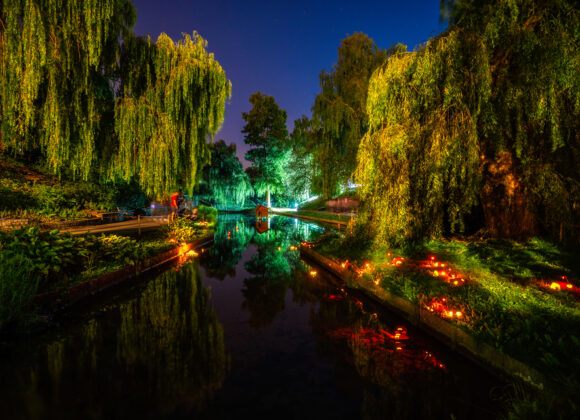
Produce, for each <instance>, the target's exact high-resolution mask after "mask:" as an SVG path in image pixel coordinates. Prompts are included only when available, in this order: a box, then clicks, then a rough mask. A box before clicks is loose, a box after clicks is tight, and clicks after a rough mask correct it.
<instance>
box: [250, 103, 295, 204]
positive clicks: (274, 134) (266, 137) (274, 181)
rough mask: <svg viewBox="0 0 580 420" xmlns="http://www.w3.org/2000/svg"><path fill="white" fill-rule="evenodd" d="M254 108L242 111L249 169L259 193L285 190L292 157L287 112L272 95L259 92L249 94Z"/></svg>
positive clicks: (268, 197) (268, 196) (261, 194)
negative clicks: (288, 161) (287, 165)
mask: <svg viewBox="0 0 580 420" xmlns="http://www.w3.org/2000/svg"><path fill="white" fill-rule="evenodd" d="M250 103H251V104H252V109H251V110H250V112H243V113H242V118H243V119H244V121H246V125H245V126H244V128H243V129H242V133H243V134H245V138H244V143H246V144H249V145H250V146H252V148H251V149H250V150H249V151H248V153H247V154H246V159H247V160H248V161H250V162H251V163H252V166H251V168H249V169H250V171H249V173H250V174H251V178H252V182H253V183H254V188H255V190H256V193H257V194H258V195H259V196H263V195H264V193H266V195H267V201H268V205H270V203H269V199H270V193H282V192H284V189H285V188H284V187H285V167H286V161H287V160H288V158H289V155H288V147H287V138H288V130H287V128H286V111H284V110H283V109H281V108H280V107H279V106H278V104H277V103H276V101H275V100H274V98H273V97H272V96H268V95H263V94H261V93H260V92H256V93H254V94H253V95H252V96H250Z"/></svg>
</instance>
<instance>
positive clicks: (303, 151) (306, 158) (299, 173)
mask: <svg viewBox="0 0 580 420" xmlns="http://www.w3.org/2000/svg"><path fill="white" fill-rule="evenodd" d="M312 147H313V146H312V135H311V123H310V120H309V119H308V117H306V116H304V115H303V116H302V118H300V119H298V120H295V121H294V130H293V131H292V134H291V135H290V148H291V155H290V159H289V161H288V165H287V170H286V171H287V178H286V192H287V194H288V195H289V196H290V197H291V199H292V200H293V201H301V200H305V199H307V198H308V197H309V196H310V192H311V190H312V175H313V169H314V168H313V162H314V161H313V155H312V152H311V150H312Z"/></svg>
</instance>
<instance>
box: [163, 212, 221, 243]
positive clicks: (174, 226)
mask: <svg viewBox="0 0 580 420" xmlns="http://www.w3.org/2000/svg"><path fill="white" fill-rule="evenodd" d="M206 208H212V207H206ZM205 228H206V226H203V225H201V224H200V223H199V222H197V221H194V220H190V219H186V218H183V217H178V218H176V219H175V220H173V221H171V222H169V223H168V224H167V226H166V227H165V229H166V233H167V236H168V237H169V238H170V239H175V240H176V241H177V242H178V243H180V242H189V241H191V240H193V239H196V238H197V237H198V236H199V232H200V231H202V230H204V229H205Z"/></svg>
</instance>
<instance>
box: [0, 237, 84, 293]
mask: <svg viewBox="0 0 580 420" xmlns="http://www.w3.org/2000/svg"><path fill="white" fill-rule="evenodd" d="M94 241H95V240H94V238H92V237H82V236H77V237H75V236H72V235H71V234H59V233H58V230H53V231H51V232H41V231H40V230H39V229H38V228H37V227H30V228H23V229H18V230H13V231H11V232H0V250H1V251H2V253H3V254H4V255H5V256H6V258H9V259H10V258H25V259H26V260H28V261H29V262H30V265H31V270H32V271H33V273H34V275H36V276H38V277H39V281H40V283H39V285H40V286H41V287H44V286H46V285H47V284H49V283H52V282H55V281H59V280H61V279H62V278H65V277H68V276H72V275H75V274H78V273H80V271H81V270H82V268H83V264H84V262H85V261H86V259H87V257H88V256H89V248H90V247H92V246H94Z"/></svg>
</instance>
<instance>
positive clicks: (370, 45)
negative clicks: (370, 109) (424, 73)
mask: <svg viewBox="0 0 580 420" xmlns="http://www.w3.org/2000/svg"><path fill="white" fill-rule="evenodd" d="M386 57H387V52H386V51H385V50H381V49H379V48H377V46H376V44H375V43H374V41H373V40H372V39H370V38H369V37H368V36H367V35H365V34H363V33H362V32H361V33H354V34H353V35H351V36H349V37H347V38H345V39H343V40H342V42H341V44H340V47H339V48H338V61H337V62H336V64H335V65H334V66H333V68H332V71H331V72H330V73H327V72H326V71H325V70H323V71H322V72H321V73H320V76H319V78H320V93H319V94H318V96H316V99H315V101H314V105H313V107H312V135H313V136H314V137H315V138H316V139H317V140H316V142H315V143H314V148H313V150H312V152H313V154H314V164H315V174H316V177H317V178H318V179H317V180H316V181H315V183H316V185H317V187H318V188H319V190H320V192H321V193H322V194H323V195H324V197H326V198H329V197H331V196H333V195H334V194H335V193H336V192H337V191H338V187H339V186H340V185H346V184H347V182H348V180H349V179H351V175H352V172H353V171H354V169H355V166H356V151H357V150H358V145H359V143H360V139H361V137H362V136H363V134H364V133H365V132H366V131H367V129H368V117H367V112H366V102H367V91H368V82H369V78H370V77H371V74H372V72H373V71H374V70H375V69H376V68H377V67H378V66H379V65H381V64H382V63H383V61H384V60H385V58H386Z"/></svg>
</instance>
